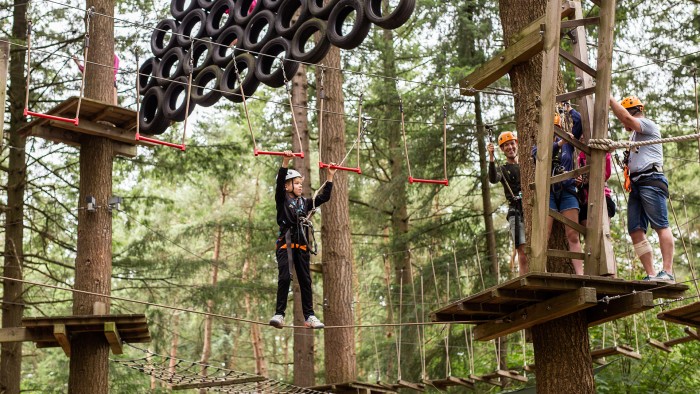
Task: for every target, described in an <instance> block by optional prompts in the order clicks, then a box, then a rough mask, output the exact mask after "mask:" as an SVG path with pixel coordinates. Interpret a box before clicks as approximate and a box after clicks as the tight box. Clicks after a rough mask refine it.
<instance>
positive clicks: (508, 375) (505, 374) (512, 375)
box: [495, 369, 528, 383]
mask: <svg viewBox="0 0 700 394" xmlns="http://www.w3.org/2000/svg"><path fill="white" fill-rule="evenodd" d="M495 373H496V375H498V376H500V377H502V378H504V379H511V380H517V381H518V382H523V383H527V381H528V379H527V377H525V376H523V375H521V374H519V373H517V372H515V371H507V370H504V369H498V370H496V372H495Z"/></svg>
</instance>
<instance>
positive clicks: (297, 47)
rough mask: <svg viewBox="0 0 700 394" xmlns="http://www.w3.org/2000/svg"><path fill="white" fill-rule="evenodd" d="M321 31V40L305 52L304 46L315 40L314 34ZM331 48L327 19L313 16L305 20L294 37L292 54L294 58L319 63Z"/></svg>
mask: <svg viewBox="0 0 700 394" xmlns="http://www.w3.org/2000/svg"><path fill="white" fill-rule="evenodd" d="M316 32H318V33H319V39H320V41H319V42H317V43H316V45H315V46H314V47H313V49H311V50H310V51H308V52H304V46H305V45H306V43H307V42H308V41H309V40H312V42H313V40H314V34H315V33H316ZM330 49H331V42H330V41H328V37H327V36H326V21H323V20H321V19H317V18H311V19H309V20H308V21H306V22H304V23H303V24H302V25H301V26H299V29H297V32H296V33H295V34H294V38H292V47H291V49H290V56H291V57H292V59H294V60H298V61H300V62H305V63H313V64H315V63H318V62H320V61H321V60H323V58H324V57H325V56H326V54H327V53H328V51H329V50H330Z"/></svg>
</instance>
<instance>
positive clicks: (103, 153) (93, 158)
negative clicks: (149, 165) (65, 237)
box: [68, 0, 114, 394]
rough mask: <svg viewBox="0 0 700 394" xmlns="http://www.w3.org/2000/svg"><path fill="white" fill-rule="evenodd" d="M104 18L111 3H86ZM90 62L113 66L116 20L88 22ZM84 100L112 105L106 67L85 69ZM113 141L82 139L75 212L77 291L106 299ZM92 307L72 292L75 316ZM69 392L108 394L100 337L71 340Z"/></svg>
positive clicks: (110, 73)
mask: <svg viewBox="0 0 700 394" xmlns="http://www.w3.org/2000/svg"><path fill="white" fill-rule="evenodd" d="M90 7H94V9H95V12H96V13H98V14H102V15H109V16H113V15H114V0H87V1H86V8H87V9H89V8H90ZM89 33H90V49H89V51H88V59H87V61H88V62H92V63H97V64H110V65H111V64H113V61H114V59H113V56H114V21H113V19H112V18H109V17H105V16H98V15H95V16H93V18H92V20H91V21H90V31H89ZM85 73H86V74H85V78H86V81H85V97H87V98H91V99H94V100H100V101H104V102H106V103H112V102H113V99H114V97H113V87H114V81H113V71H112V69H111V68H109V67H89V66H87V67H86V68H85ZM112 153H113V147H112V141H110V140H108V139H104V138H96V137H88V136H86V137H84V139H83V140H82V142H81V147H80V193H79V200H78V201H79V207H80V208H81V209H79V211H78V251H77V257H76V261H75V288H76V289H78V290H86V291H90V292H94V293H99V294H106V295H109V294H110V291H111V283H110V277H111V274H112V215H111V213H110V212H109V211H107V209H106V207H107V203H108V200H109V197H110V196H111V195H112V156H113V154H112ZM88 196H93V197H94V198H95V202H96V205H97V207H98V208H97V209H96V210H95V212H88V211H87V209H85V207H86V204H85V201H86V198H87V197H88ZM96 302H99V303H103V304H104V305H105V308H104V311H105V313H109V305H110V300H109V299H108V298H105V297H100V296H94V295H88V294H81V293H74V294H73V314H74V315H90V314H93V308H94V305H95V303H96ZM71 349H72V353H71V358H70V372H69V378H68V392H69V393H73V394H83V393H85V394H103V393H104V394H106V393H108V392H109V346H108V344H107V341H106V340H105V339H104V334H100V333H89V334H77V335H73V336H72V337H71Z"/></svg>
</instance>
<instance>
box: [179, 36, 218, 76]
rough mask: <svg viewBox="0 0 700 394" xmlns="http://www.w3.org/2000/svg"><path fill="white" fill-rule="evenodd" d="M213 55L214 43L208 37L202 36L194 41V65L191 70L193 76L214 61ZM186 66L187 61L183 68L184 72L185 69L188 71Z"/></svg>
mask: <svg viewBox="0 0 700 394" xmlns="http://www.w3.org/2000/svg"><path fill="white" fill-rule="evenodd" d="M213 56H214V44H213V43H212V42H211V40H210V39H208V38H204V39H201V40H197V41H195V43H194V45H193V46H192V65H193V66H194V69H193V70H192V72H193V73H194V75H195V76H196V75H197V74H199V72H201V71H202V70H204V69H205V68H207V67H209V66H210V65H212V64H213V63H214V61H213ZM185 60H188V59H187V57H185ZM188 68H189V63H188V64H187V67H186V68H185V70H184V71H185V74H187V71H189V70H188Z"/></svg>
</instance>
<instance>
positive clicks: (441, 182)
mask: <svg viewBox="0 0 700 394" xmlns="http://www.w3.org/2000/svg"><path fill="white" fill-rule="evenodd" d="M408 183H433V184H437V185H444V186H450V181H449V180H447V179H418V178H414V177H410V176H409V177H408Z"/></svg>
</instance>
